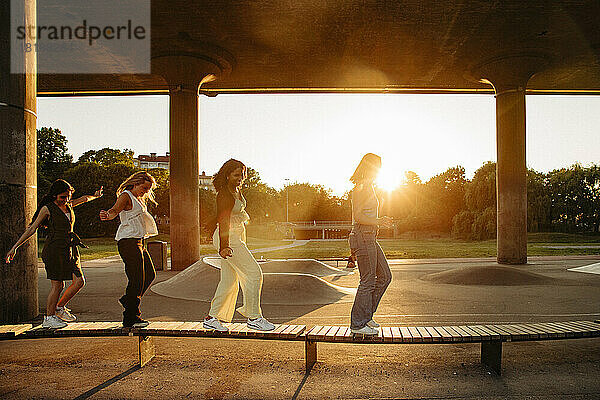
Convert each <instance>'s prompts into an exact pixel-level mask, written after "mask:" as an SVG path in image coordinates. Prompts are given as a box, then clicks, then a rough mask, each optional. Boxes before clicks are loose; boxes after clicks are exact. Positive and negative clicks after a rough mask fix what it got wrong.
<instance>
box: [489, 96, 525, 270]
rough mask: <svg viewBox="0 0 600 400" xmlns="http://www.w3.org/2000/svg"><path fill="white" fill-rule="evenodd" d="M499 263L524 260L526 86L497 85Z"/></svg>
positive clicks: (514, 262)
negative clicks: (499, 86)
mask: <svg viewBox="0 0 600 400" xmlns="http://www.w3.org/2000/svg"><path fill="white" fill-rule="evenodd" d="M496 159H497V161H496V199H497V200H496V201H497V208H498V214H497V224H498V225H497V238H498V242H497V246H498V255H497V258H498V263H500V264H527V165H526V160H525V88H524V87H516V88H502V90H501V91H498V89H496Z"/></svg>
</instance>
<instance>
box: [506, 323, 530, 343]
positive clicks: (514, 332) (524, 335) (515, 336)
mask: <svg viewBox="0 0 600 400" xmlns="http://www.w3.org/2000/svg"><path fill="white" fill-rule="evenodd" d="M500 328H501V329H503V330H505V331H506V332H508V333H510V340H524V339H528V338H529V333H528V332H525V331H523V330H522V329H519V328H517V327H516V326H514V325H510V324H502V325H500Z"/></svg>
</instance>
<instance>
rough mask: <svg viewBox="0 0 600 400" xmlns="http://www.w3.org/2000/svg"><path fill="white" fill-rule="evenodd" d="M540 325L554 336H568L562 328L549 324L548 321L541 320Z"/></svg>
mask: <svg viewBox="0 0 600 400" xmlns="http://www.w3.org/2000/svg"><path fill="white" fill-rule="evenodd" d="M537 325H538V326H540V327H541V328H543V329H545V330H546V331H548V333H551V334H552V337H554V338H564V337H566V336H567V335H566V333H565V332H564V331H563V330H562V329H558V328H557V327H555V326H553V325H551V324H548V323H546V322H540V323H538V324H537Z"/></svg>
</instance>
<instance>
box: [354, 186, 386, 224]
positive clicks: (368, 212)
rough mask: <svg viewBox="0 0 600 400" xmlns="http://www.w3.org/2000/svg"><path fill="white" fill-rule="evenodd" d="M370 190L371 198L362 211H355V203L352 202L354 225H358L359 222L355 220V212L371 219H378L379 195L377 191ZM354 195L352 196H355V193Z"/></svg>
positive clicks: (364, 204) (371, 188) (366, 201)
mask: <svg viewBox="0 0 600 400" xmlns="http://www.w3.org/2000/svg"><path fill="white" fill-rule="evenodd" d="M363 190H364V189H363ZM368 190H369V197H368V198H367V199H366V200H365V202H364V203H363V205H362V209H361V210H355V209H354V202H352V224H353V225H356V224H358V222H356V221H355V220H354V213H355V212H359V213H362V214H363V215H364V216H367V217H370V218H377V216H378V210H379V200H378V199H377V195H376V194H375V189H373V187H370V188H369V189H368ZM352 193H353V194H352V195H353V196H354V191H353V192H352Z"/></svg>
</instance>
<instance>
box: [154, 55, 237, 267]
mask: <svg viewBox="0 0 600 400" xmlns="http://www.w3.org/2000/svg"><path fill="white" fill-rule="evenodd" d="M223 65H226V66H227V68H225V67H223ZM228 67H229V64H226V62H225V61H224V60H221V59H216V58H211V57H207V56H204V55H198V56H194V55H171V54H168V55H157V56H155V57H153V58H152V73H153V74H158V75H161V76H162V77H163V78H164V79H165V80H166V82H167V84H168V86H169V152H170V156H171V162H170V203H171V217H170V233H171V269H173V270H178V271H180V270H183V269H185V268H187V267H189V266H190V265H191V264H193V263H195V262H196V261H198V260H199V259H200V213H199V211H200V198H199V192H198V190H199V180H198V179H199V178H198V177H199V164H198V89H199V88H200V86H201V85H202V84H203V83H205V82H210V81H211V80H214V79H216V78H217V77H218V76H221V75H222V74H223V73H224V72H226V71H228V70H229V68H228ZM223 157H224V159H226V158H227V157H228V155H225V154H224V155H223Z"/></svg>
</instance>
